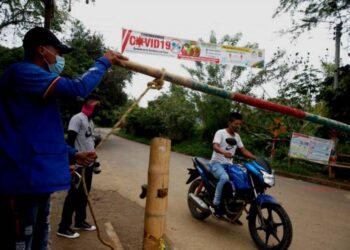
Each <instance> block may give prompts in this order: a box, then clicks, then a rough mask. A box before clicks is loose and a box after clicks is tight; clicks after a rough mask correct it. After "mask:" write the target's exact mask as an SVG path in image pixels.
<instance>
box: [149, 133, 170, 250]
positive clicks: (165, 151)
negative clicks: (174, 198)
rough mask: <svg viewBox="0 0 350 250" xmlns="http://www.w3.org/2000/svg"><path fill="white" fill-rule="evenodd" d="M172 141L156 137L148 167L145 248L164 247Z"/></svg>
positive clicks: (156, 249)
mask: <svg viewBox="0 0 350 250" xmlns="http://www.w3.org/2000/svg"><path fill="white" fill-rule="evenodd" d="M170 147H171V141H170V140H168V139H164V138H159V137H157V138H154V139H152V141H151V150H150V158H149V168H148V190H147V199H146V209H145V226H144V240H143V249H144V250H159V249H164V240H163V237H164V234H165V228H166V212H167V207H168V184H169V160H170Z"/></svg>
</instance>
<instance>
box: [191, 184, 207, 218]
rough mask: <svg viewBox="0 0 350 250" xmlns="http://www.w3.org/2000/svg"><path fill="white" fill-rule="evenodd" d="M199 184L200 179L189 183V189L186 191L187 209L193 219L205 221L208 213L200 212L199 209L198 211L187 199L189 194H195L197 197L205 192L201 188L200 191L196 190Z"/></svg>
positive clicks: (192, 202)
mask: <svg viewBox="0 0 350 250" xmlns="http://www.w3.org/2000/svg"><path fill="white" fill-rule="evenodd" d="M201 182H202V180H200V179H197V180H195V181H193V182H192V183H191V185H190V188H189V189H188V193H187V205H188V208H189V209H190V212H191V214H192V216H193V217H194V218H196V219H197V220H205V219H206V218H208V217H209V216H210V214H211V213H210V211H202V210H201V209H199V208H198V206H197V205H196V204H195V202H194V201H192V199H191V198H190V197H189V194H190V193H193V194H197V196H198V195H199V194H200V193H201V192H204V191H205V187H203V188H202V190H197V188H198V187H199V184H200V183H201Z"/></svg>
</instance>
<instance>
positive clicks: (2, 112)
mask: <svg viewBox="0 0 350 250" xmlns="http://www.w3.org/2000/svg"><path fill="white" fill-rule="evenodd" d="M109 67H110V63H109V61H108V60H107V59H106V58H103V57H102V58H100V59H98V60H97V61H96V63H95V64H94V65H93V66H92V67H91V68H90V69H89V70H88V71H87V72H86V73H85V74H83V75H82V76H80V77H78V78H76V79H68V78H64V77H60V76H58V75H57V74H55V73H51V72H48V71H46V70H44V69H42V68H40V67H38V66H37V65H35V64H32V63H30V62H26V61H24V62H21V63H16V64H13V65H11V66H10V67H9V69H8V70H6V71H5V73H4V74H3V76H2V77H1V78H0V194H7V195H19V194H39V193H51V192H54V191H58V190H64V189H68V188H69V187H70V173H69V162H68V152H69V151H70V152H71V153H74V151H73V152H72V150H71V149H70V150H69V149H68V148H67V145H66V143H65V140H64V131H63V125H62V121H61V117H60V113H59V108H58V104H57V99H58V98H62V97H64V98H66V97H77V96H80V97H86V96H87V95H88V94H89V93H90V92H91V91H92V90H93V89H94V88H95V87H96V86H97V85H98V84H99V82H100V81H101V79H102V77H103V75H104V74H105V72H106V71H107V69H108V68H109Z"/></svg>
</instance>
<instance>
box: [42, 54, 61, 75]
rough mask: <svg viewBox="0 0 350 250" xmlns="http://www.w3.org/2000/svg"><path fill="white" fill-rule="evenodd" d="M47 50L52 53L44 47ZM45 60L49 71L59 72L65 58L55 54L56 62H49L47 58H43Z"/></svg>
mask: <svg viewBox="0 0 350 250" xmlns="http://www.w3.org/2000/svg"><path fill="white" fill-rule="evenodd" d="M45 50H46V51H47V52H49V53H50V54H51V55H54V54H53V53H52V52H51V51H49V50H48V49H46V48H45ZM44 60H45V62H46V63H47V66H48V67H49V70H50V72H52V73H56V74H61V73H62V71H63V69H64V64H65V60H64V58H63V57H62V56H59V55H56V63H54V64H49V63H48V62H47V60H46V59H45V58H44Z"/></svg>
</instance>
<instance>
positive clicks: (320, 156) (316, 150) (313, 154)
mask: <svg viewBox="0 0 350 250" xmlns="http://www.w3.org/2000/svg"><path fill="white" fill-rule="evenodd" d="M332 148H333V141H332V140H326V139H322V138H318V137H312V136H308V135H303V134H299V133H293V135H292V140H291V141H290V149H289V156H290V157H293V158H299V159H304V160H310V161H316V162H320V163H323V164H327V163H328V161H329V156H330V154H331V150H332Z"/></svg>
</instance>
